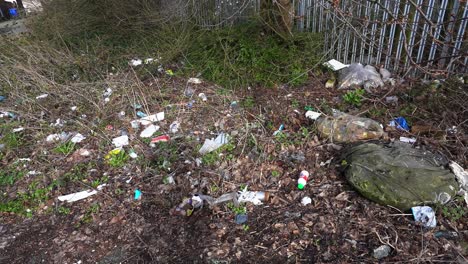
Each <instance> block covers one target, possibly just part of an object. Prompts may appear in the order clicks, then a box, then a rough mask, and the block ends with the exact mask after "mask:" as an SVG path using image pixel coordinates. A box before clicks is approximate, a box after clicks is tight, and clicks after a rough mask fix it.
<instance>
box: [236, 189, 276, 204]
mask: <svg viewBox="0 0 468 264" xmlns="http://www.w3.org/2000/svg"><path fill="white" fill-rule="evenodd" d="M268 198H269V193H268V192H254V191H247V188H246V189H244V190H243V191H240V192H238V197H237V201H238V202H239V203H244V202H251V203H253V204H255V205H260V204H262V201H267V200H268Z"/></svg>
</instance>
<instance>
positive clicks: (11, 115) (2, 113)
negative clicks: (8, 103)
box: [0, 111, 16, 118]
mask: <svg viewBox="0 0 468 264" xmlns="http://www.w3.org/2000/svg"><path fill="white" fill-rule="evenodd" d="M4 117H9V118H15V117H16V115H15V114H14V113H12V112H5V111H0V118H4Z"/></svg>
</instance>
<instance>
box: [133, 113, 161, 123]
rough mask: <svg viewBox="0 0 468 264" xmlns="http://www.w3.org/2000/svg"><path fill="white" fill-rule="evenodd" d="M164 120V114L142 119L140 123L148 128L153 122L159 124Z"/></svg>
mask: <svg viewBox="0 0 468 264" xmlns="http://www.w3.org/2000/svg"><path fill="white" fill-rule="evenodd" d="M162 120H164V112H160V113H157V114H154V115H149V116H145V117H142V118H141V119H140V120H139V121H140V123H141V124H142V125H144V126H147V125H149V124H151V123H153V122H158V121H162Z"/></svg>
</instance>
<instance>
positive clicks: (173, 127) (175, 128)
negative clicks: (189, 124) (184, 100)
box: [169, 121, 180, 134]
mask: <svg viewBox="0 0 468 264" xmlns="http://www.w3.org/2000/svg"><path fill="white" fill-rule="evenodd" d="M179 128H180V122H179V121H174V122H172V124H171V125H170V126H169V131H171V133H173V134H175V133H177V132H179Z"/></svg>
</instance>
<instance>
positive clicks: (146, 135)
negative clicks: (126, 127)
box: [140, 125, 159, 138]
mask: <svg viewBox="0 0 468 264" xmlns="http://www.w3.org/2000/svg"><path fill="white" fill-rule="evenodd" d="M158 130H159V126H155V125H149V126H148V127H147V128H145V129H144V130H143V131H141V133H140V137H141V138H150V137H151V136H153V134H154V133H156V131H158Z"/></svg>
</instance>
